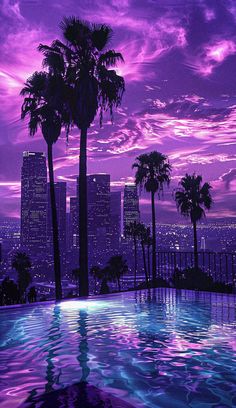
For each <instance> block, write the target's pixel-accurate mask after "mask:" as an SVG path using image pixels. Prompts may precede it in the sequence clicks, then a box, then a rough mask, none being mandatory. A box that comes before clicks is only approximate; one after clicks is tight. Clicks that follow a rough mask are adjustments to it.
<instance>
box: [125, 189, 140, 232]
mask: <svg viewBox="0 0 236 408" xmlns="http://www.w3.org/2000/svg"><path fill="white" fill-rule="evenodd" d="M123 206H124V213H123V214H124V217H123V224H124V233H125V231H126V227H127V226H128V225H129V224H130V223H131V222H134V221H136V222H139V221H140V212H139V197H138V191H137V187H136V185H135V184H126V185H125V189H124V204H123Z"/></svg>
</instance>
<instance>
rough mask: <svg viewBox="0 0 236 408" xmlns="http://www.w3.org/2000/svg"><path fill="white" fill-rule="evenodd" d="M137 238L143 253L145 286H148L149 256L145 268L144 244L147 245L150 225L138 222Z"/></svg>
mask: <svg viewBox="0 0 236 408" xmlns="http://www.w3.org/2000/svg"><path fill="white" fill-rule="evenodd" d="M139 238H140V241H141V247H142V253H143V266H144V273H145V280H146V286H148V285H149V279H150V258H148V268H147V261H146V252H145V246H146V245H147V242H148V239H149V238H150V227H146V226H145V225H144V224H143V223H139Z"/></svg>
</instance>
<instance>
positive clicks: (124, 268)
mask: <svg viewBox="0 0 236 408" xmlns="http://www.w3.org/2000/svg"><path fill="white" fill-rule="evenodd" d="M107 269H108V273H109V276H110V277H111V279H114V280H116V281H117V285H118V290H119V292H120V291H121V285H120V278H121V277H122V276H123V275H124V274H125V273H127V272H128V265H127V262H126V260H125V259H123V256H122V255H114V256H112V257H111V258H110V259H109V261H108V262H107Z"/></svg>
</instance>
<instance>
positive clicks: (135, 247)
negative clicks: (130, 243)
mask: <svg viewBox="0 0 236 408" xmlns="http://www.w3.org/2000/svg"><path fill="white" fill-rule="evenodd" d="M137 258H138V257H137V239H136V236H135V235H134V287H135V288H136V285H137V269H138V266H137Z"/></svg>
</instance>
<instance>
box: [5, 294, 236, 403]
mask: <svg viewBox="0 0 236 408" xmlns="http://www.w3.org/2000/svg"><path fill="white" fill-rule="evenodd" d="M235 301H236V298H235V296H233V295H219V294H210V293H197V292H191V291H175V290H174V289H156V290H151V291H150V292H148V291H139V292H136V293H135V292H129V293H123V294H117V295H109V296H107V297H97V298H95V299H90V300H88V301H84V300H83V301H82V300H71V301H64V302H61V303H60V304H57V305H55V304H52V303H50V304H40V305H35V306H30V307H21V308H11V309H4V310H1V311H0V333H1V335H0V336H1V337H0V406H1V408H14V407H18V406H19V405H20V404H21V403H22V402H23V401H25V400H26V399H27V398H30V397H31V396H35V395H40V394H43V393H45V392H49V391H52V390H57V389H60V388H64V387H66V386H68V385H70V384H72V383H76V382H79V381H81V380H85V381H87V382H88V383H90V384H92V385H95V386H97V387H98V388H102V389H104V390H106V391H108V392H110V393H111V394H113V395H115V396H118V397H120V398H122V399H123V400H126V401H128V402H130V403H132V404H133V405H134V406H135V407H150V408H153V407H167V408H172V407H173V408H178V407H179V408H180V407H192V408H195V407H196V408H211V407H218V408H223V407H236V330H235V329H236V311H235V305H236V302H235Z"/></svg>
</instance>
